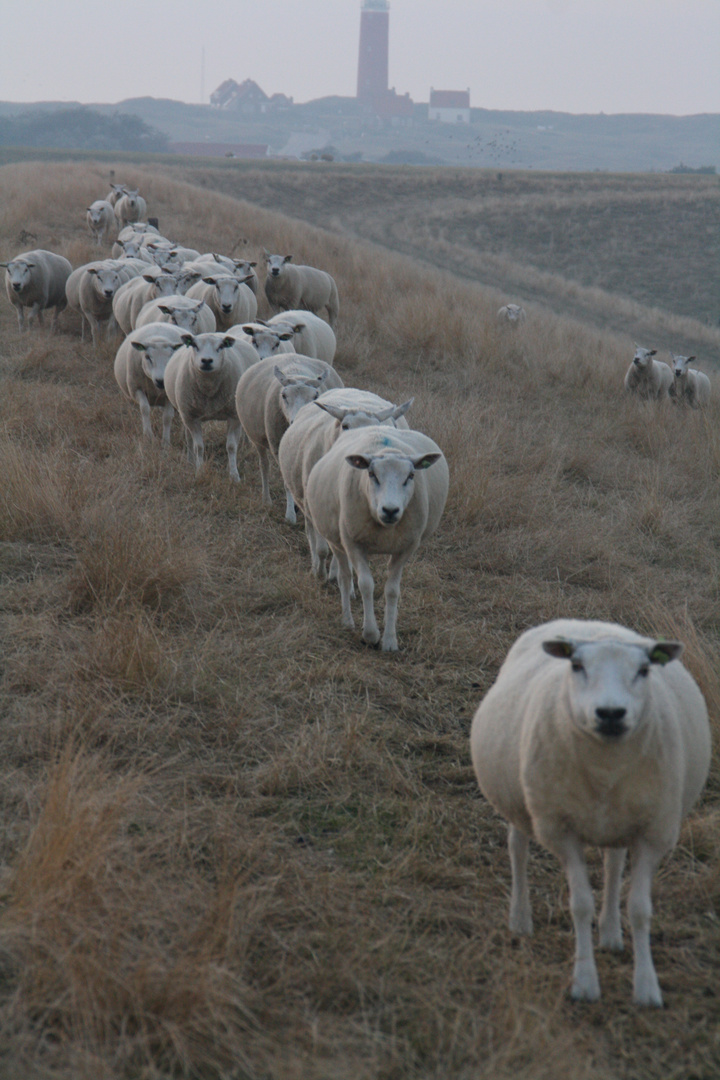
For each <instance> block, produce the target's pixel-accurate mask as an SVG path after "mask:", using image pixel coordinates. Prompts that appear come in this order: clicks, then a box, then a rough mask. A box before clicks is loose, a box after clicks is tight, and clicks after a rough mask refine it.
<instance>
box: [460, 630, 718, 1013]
mask: <svg viewBox="0 0 720 1080" xmlns="http://www.w3.org/2000/svg"><path fill="white" fill-rule="evenodd" d="M681 652H682V645H681V644H679V643H678V642H674V641H665V640H664V639H662V638H661V639H652V638H648V637H643V636H641V635H640V634H637V633H635V632H634V631H633V630H629V629H627V628H625V627H623V626H618V625H615V624H613V623H604V622H596V621H583V620H575V619H558V620H555V621H554V622H550V623H546V624H544V625H542V626H536V627H534V628H533V629H531V630H527V631H526V632H525V633H524V634H522V635H521V637H520V638H518V640H517V641H516V642H515V644H514V645H513V646H512V648H511V649H510V651H509V652H508V654H507V657H506V659H505V662H504V663H503V665H502V667H501V668H500V672H499V674H498V676H497V679H496V680H495V683H494V684H493V686H492V687H491V688H490V690H489V691H488V693H487V694H486V695H485V697H484V699H483V701H482V703H481V704H480V706H479V708H478V710H477V712H476V713H475V717H474V719H473V723H472V732H471V751H472V759H473V765H474V767H475V772H476V774H477V778H478V782H479V784H480V788H481V789H482V791H483V794H484V795H485V797H486V798H487V799H488V801H489V802H490V803H491V804H492V805H493V806H494V807H495V809H496V810H497V811H498V812H499V813H500V814H502V816H503V817H504V818H505V819H506V820H507V821H508V823H509V834H508V847H509V852H510V864H511V870H512V889H511V898H510V929H511V930H512V931H513V932H514V933H518V934H531V933H532V929H533V922H532V914H531V909H530V897H529V891H528V883H527V859H528V844H529V839H530V837H534V838H535V839H536V840H537V841H538V842H539V843H540V844H542V845H543V847H545V848H547V849H548V850H549V851H551V852H553V853H554V854H555V855H557V856H558V858H559V859H560V861H561V863H562V865H563V868H564V870H565V874H566V876H567V880H568V885H569V888H570V910H571V913H572V919H573V924H574V927H575V943H576V946H575V967H574V972H573V980H572V990H571V994H572V997H573V998H575V999H576V1000H580V1001H596V1000H597V999H598V998H599V997H600V984H599V981H598V975H597V969H596V966H595V959H594V956H593V942H592V921H593V914H594V903H593V895H592V890H591V887H590V882H589V879H588V872H587V867H586V863H585V856H584V851H583V848H584V846H585V845H588V844H590V845H594V846H598V847H601V848H603V849H604V852H605V885H604V893H603V904H602V910H601V912H600V921H599V928H600V946H601V947H602V948H607V949H613V950H620V949H622V930H621V925H620V887H621V879H622V871H623V865H624V862H625V855H626V851H627V849H629V850H630V853H631V857H632V875H631V883H630V894H629V897H628V916H629V920H630V928H631V930H632V937H633V951H634V967H635V973H634V992H633V996H634V1000H635V1002H636V1003H637V1004H638V1005H655V1006H660V1005H662V994H661V991H660V986H659V984H658V979H657V975H656V973H655V968H654V966H653V962H652V955H651V952H650V919H651V915H652V904H651V897H650V892H651V885H652V879H653V875H654V873H655V871H656V869H657V867H658V864H659V863H660V860H661V859H662V857H663V856H664V855H665V854H667V852H669V851H670V850H671V849H672V848H673V847H674V846H675V844H676V843H677V840H678V836H679V832H680V825H681V822H682V819H683V818H684V817H685V815H686V814H687V813H688V811H689V810H690V808H691V807H692V805H693V803H694V802H695V801H696V799H697V798H698V796H699V794H700V792H701V790H702V788H703V786H704V784H705V779H706V777H707V774H708V768H709V765H710V729H709V725H708V714H707V708H706V706H705V702H704V700H703V697H702V694H701V693H700V690H699V689H698V687H697V685H696V683H695V681H694V679H693V678H692V676H691V675H690V674H689V672H688V671H687V670H686V669H685V668H684V667H683V665H682V664H681V663H680V660H679V657H680V654H681Z"/></svg>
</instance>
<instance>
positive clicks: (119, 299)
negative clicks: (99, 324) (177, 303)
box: [112, 266, 182, 334]
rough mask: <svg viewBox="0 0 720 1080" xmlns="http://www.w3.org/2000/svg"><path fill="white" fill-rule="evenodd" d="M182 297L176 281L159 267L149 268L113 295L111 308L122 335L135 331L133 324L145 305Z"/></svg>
mask: <svg viewBox="0 0 720 1080" xmlns="http://www.w3.org/2000/svg"><path fill="white" fill-rule="evenodd" d="M177 295H182V289H181V288H179V287H178V280H177V278H176V277H175V276H174V275H173V274H166V273H164V272H163V271H162V270H161V269H160V267H159V266H153V267H149V268H148V269H147V270H145V271H144V272H143V273H142V274H140V275H138V277H135V278H131V279H130V281H126V282H125V284H124V285H121V286H120V288H119V289H118V290H117V292H116V293H115V296H114V297H113V302H112V307H113V315H114V316H115V321H116V322H117V324H118V326H119V327H120V329H121V330H122V332H123V334H129V333H130V331H131V330H134V329H135V322H136V320H137V317H138V315H139V314H140V312H141V311H142V309H143V308H144V306H145V304H148V303H150V301H151V300H156V299H158V297H166V298H167V297H168V296H177Z"/></svg>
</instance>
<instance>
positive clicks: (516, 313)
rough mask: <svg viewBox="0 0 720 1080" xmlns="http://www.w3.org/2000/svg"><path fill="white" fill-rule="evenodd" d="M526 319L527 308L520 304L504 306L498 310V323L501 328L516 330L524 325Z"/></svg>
mask: <svg viewBox="0 0 720 1080" xmlns="http://www.w3.org/2000/svg"><path fill="white" fill-rule="evenodd" d="M526 318H527V315H526V314H525V308H524V307H520V305H519V304H504V305H503V306H502V307H501V308H498V313H497V321H498V323H499V324H500V325H501V326H506V327H508V328H510V329H515V328H516V327H518V326H520V325H521V324H522V323H524V322H525V319H526Z"/></svg>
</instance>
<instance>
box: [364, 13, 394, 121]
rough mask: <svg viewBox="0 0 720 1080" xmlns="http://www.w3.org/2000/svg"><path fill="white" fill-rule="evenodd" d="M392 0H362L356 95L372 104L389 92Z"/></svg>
mask: <svg viewBox="0 0 720 1080" xmlns="http://www.w3.org/2000/svg"><path fill="white" fill-rule="evenodd" d="M389 37H390V4H389V0H362V5H361V8H360V51H359V55H358V80H357V96H358V100H359V101H365V102H368V103H369V104H372V103H373V102H376V101H379V100H382V98H383V97H384V96H386V95H387V92H388V41H389Z"/></svg>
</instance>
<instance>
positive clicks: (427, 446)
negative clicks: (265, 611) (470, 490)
mask: <svg viewBox="0 0 720 1080" xmlns="http://www.w3.org/2000/svg"><path fill="white" fill-rule="evenodd" d="M448 483H449V476H448V467H447V462H446V460H445V457H444V455H443V453H442V451H441V450H440V447H439V446H437V444H436V443H434V442H433V440H432V439H430V438H428V436H427V435H424V434H423V433H422V432H420V431H398V430H395V429H393V428H388V427H366V428H360V429H359V430H357V431H349V432H347V434H345V435H341V436H340V438H339V439H338V440H337V442H336V443H335V444H334V446H332V447H331V448H330V450H328V452H327V453H326V454H324V455H323V456H322V457H321V458H320V460H319V461H318V462H317V464H316V465H315V466H314V468H313V469H312V471H311V473H310V475H309V477H308V481H307V485H306V488H305V513H306V514H307V515H308V516H309V517H310V519H311V521H312V524H313V528H314V529H315V530H316V532H318V533H319V534H320V535H321V536H323V537H324V538H325V539H326V540H327V542H328V544H329V545H330V548H331V550H332V553H333V555H334V556H335V558H336V559H337V563H338V583H339V585H340V597H341V603H342V625H343V626H345V627H347V628H349V629H351V628H352V627H353V626H354V625H355V624H354V621H353V617H352V611H351V609H350V589H351V585H352V570H354V571H355V573H356V574H357V579H358V587H359V589H360V595H361V596H362V601H363V632H362V637H363V641H365V642H367V643H368V644H371V645H374V644H376V643H377V642H378V641H379V640H380V631H379V629H378V625H377V622H376V620H375V609H374V604H373V593H374V588H375V585H374V581H373V576H372V573H371V570H370V564H369V562H368V558H369V556H371V555H389V556H390V559H389V564H388V576H387V581H386V584H385V627H384V630H383V634H382V640H381V647H382V649H383V651H385V652H394V651H396V650H397V648H398V643H397V633H396V626H397V609H398V601H399V599H400V579H401V577H402V572H403V568H404V566H405V564H406V563H407V561H408V560H409V559H410V558H411V557H412V556H413V555H414V554H415V552H416V551H417V549H418V547H419V546H420V544H421V542H422V541H423V540H424V539H425V538H426V537H428V536H430V535H431V534H432V533H433V532H434V531H435V529H436V528H437V526H438V524H439V521H440V518H441V516H442V512H443V509H444V507H445V500H446V499H447V493H448Z"/></svg>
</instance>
